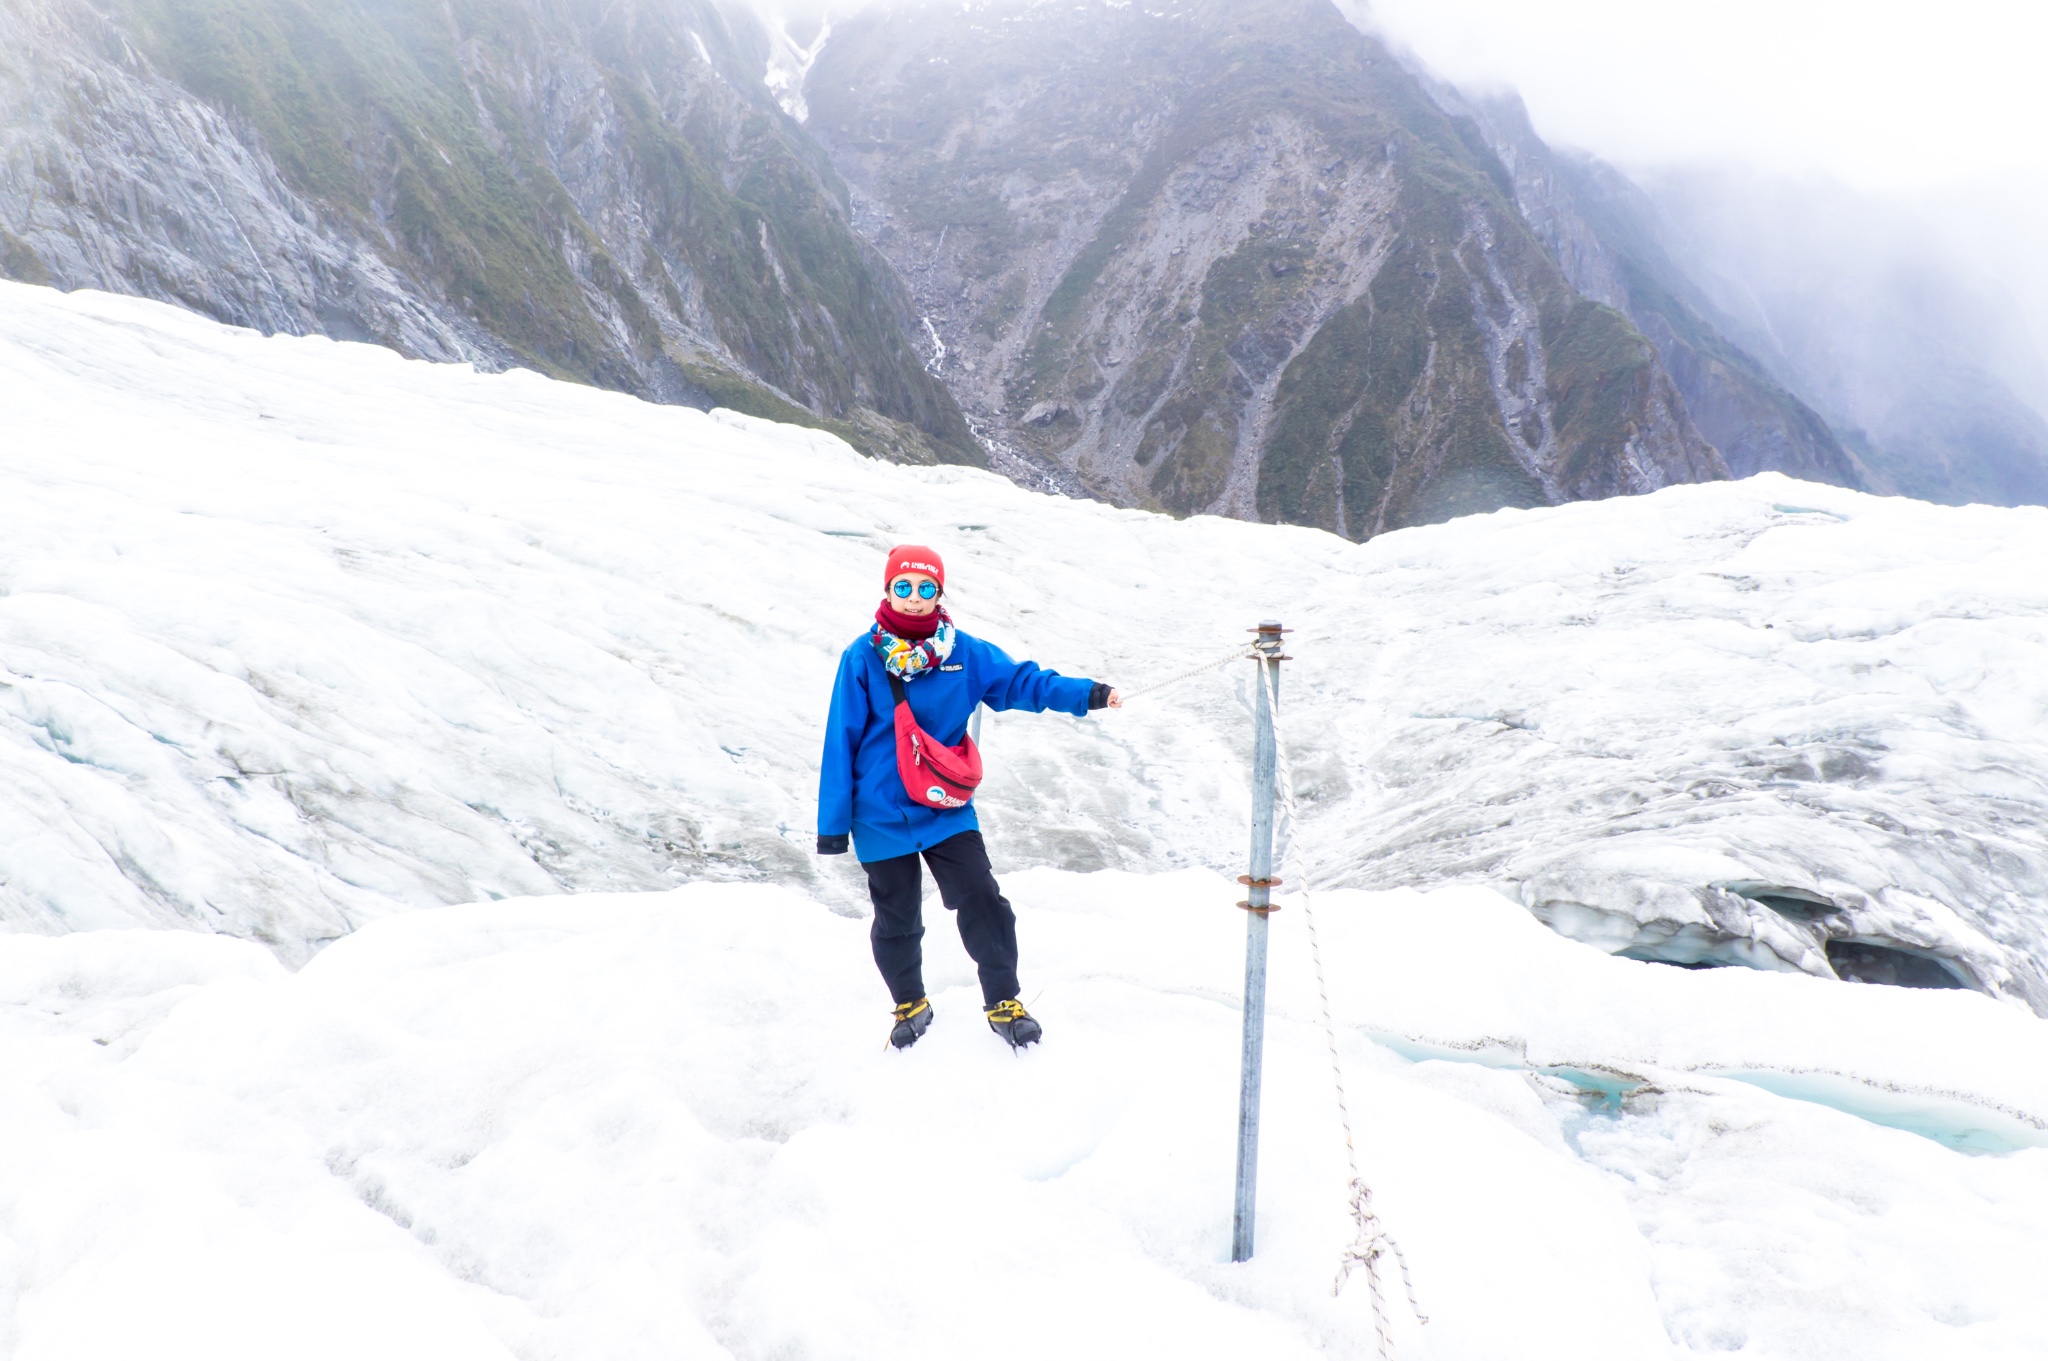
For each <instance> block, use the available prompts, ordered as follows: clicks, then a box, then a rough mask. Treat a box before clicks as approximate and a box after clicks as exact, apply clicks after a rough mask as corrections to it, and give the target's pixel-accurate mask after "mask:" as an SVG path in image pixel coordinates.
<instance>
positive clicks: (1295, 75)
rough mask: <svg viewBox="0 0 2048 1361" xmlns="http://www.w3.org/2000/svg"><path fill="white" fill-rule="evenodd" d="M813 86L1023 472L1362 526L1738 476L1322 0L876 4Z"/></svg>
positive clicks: (868, 223)
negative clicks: (1168, 8)
mask: <svg viewBox="0 0 2048 1361" xmlns="http://www.w3.org/2000/svg"><path fill="white" fill-rule="evenodd" d="M804 93H805V97H806V99H807V101H808V106H809V111H810V120H809V123H808V125H807V126H808V128H809V130H810V131H811V132H812V133H813V135H815V136H816V137H818V138H819V139H820V140H821V141H822V142H823V144H824V145H825V146H826V147H827V149H828V150H829V151H830V152H831V154H832V156H833V158H834V161H835V163H836V164H837V166H838V167H839V169H840V171H841V173H842V174H843V175H844V176H845V177H846V179H847V180H848V182H849V183H850V184H851V185H852V186H853V188H854V193H855V202H856V212H855V219H854V220H855V223H856V225H857V226H858V227H859V228H860V229H861V230H862V231H863V232H864V233H865V234H866V235H867V236H868V238H869V239H870V240H871V241H872V242H874V244H875V245H876V246H877V247H878V248H879V249H881V250H882V251H883V253H884V254H886V255H887V256H888V257H889V259H890V260H891V262H892V263H894V265H895V266H896V269H897V271H898V273H899V274H900V275H902V276H903V278H904V279H905V280H906V282H907V283H908V284H909V286H910V288H911V290H912V293H913V295H914V297H915V298H916V301H917V305H918V309H919V311H920V312H921V313H922V314H923V315H924V316H925V318H926V320H927V322H928V323H929V325H930V326H931V328H932V334H933V341H934V344H933V347H932V353H933V359H934V363H935V366H936V367H939V369H940V372H941V374H942V376H943V377H945V378H946V380H947V381H948V383H949V384H950V386H951V387H952V390H953V392H954V393H955V395H956V396H957V397H958V398H959V400H960V402H961V405H962V406H963V407H964V408H965V409H966V411H967V413H968V415H969V417H970V419H971V420H972V421H973V422H974V423H975V424H976V427H977V430H978V432H979V433H980V434H982V436H983V437H984V439H986V440H987V441H988V442H989V443H990V444H991V445H992V446H993V447H994V448H995V449H996V451H997V453H998V457H999V460H1002V461H1006V462H1007V463H1008V464H1010V465H1011V466H1012V468H1013V469H1014V470H1017V471H1019V472H1027V471H1028V472H1031V473H1035V474H1036V475H1040V476H1043V477H1045V478H1046V479H1047V480H1049V481H1050V482H1052V483H1053V484H1055V485H1064V486H1068V487H1071V488H1075V489H1079V490H1085V491H1087V492H1090V493H1092V494H1095V495H1098V496H1102V497H1104V498H1106V499H1109V500H1112V501H1116V502H1119V503H1122V504H1136V505H1143V506H1151V507H1156V508H1160V509H1165V510H1170V511H1174V512H1177V513H1182V514H1192V513H1203V512H1207V513H1219V514H1226V515H1235V516H1242V517H1248V518H1259V519H1266V520H1285V521H1292V522H1296V523H1305V524H1314V525H1321V526H1324V527H1326V528H1329V529H1333V530H1335V531H1337V532H1339V533H1342V534H1345V535H1348V536H1350V537H1352V538H1359V539H1362V538H1366V537H1369V536H1371V535H1373V534H1376V533H1379V532H1381V531H1383V530H1387V529H1392V528H1398V527H1400V526H1402V525H1410V524H1418V523H1427V522H1430V521H1435V520H1442V519H1446V518H1449V517H1451V516H1454V515H1458V514H1464V513H1469V512H1473V511H1485V510H1492V509H1496V508H1499V507H1502V506H1533V505H1542V504H1550V503H1556V502H1560V501H1565V500H1575V499H1583V498H1588V497H1601V496H1611V495H1616V494H1621V493H1627V492H1640V491H1647V490H1651V489H1654V488H1656V487H1660V486H1665V485H1668V484H1671V483H1675V482H1692V481H1699V480H1703V479H1710V478H1718V477H1725V476H1727V468H1726V465H1725V464H1724V463H1723V461H1722V459H1721V457H1720V455H1719V454H1718V453H1717V452H1716V451H1715V449H1714V448H1713V446H1712V445H1711V444H1710V443H1709V442H1708V441H1707V440H1706V439H1705V438H1703V437H1702V436H1701V434H1700V433H1699V431H1698V430H1697V429H1696V428H1695V426H1694V423H1693V421H1692V419H1691V418H1690V416H1689V415H1688V413H1687V410H1686V405H1685V401H1684V398H1683V396H1682V395H1681V393H1680V390H1679V388H1678V387H1677V385H1676V384H1675V383H1674V382H1673V380H1672V377H1671V375H1670V374H1669V373H1668V372H1667V370H1666V367H1665V366H1664V364H1663V363H1662V362H1660V360H1659V357H1658V354H1657V351H1656V349H1655V348H1654V346H1653V345H1652V344H1651V342H1650V341H1649V340H1648V339H1647V338H1646V337H1645V336H1644V335H1643V334H1642V332H1641V331H1640V330H1639V329H1638V328H1637V327H1636V326H1635V325H1634V324H1632V323H1631V321H1630V320H1629V318H1628V317H1627V316H1626V315H1624V314H1623V313H1622V312H1620V311H1619V310H1617V309H1615V308H1613V307H1611V306H1608V305H1606V304H1604V303H1603V302H1601V301H1599V300H1597V299H1595V298H1590V297H1587V296H1585V294H1584V293H1583V292H1582V291H1580V290H1575V289H1574V288H1573V286H1572V284H1571V282H1570V281H1569V279H1568V278H1567V277H1566V274H1565V273H1564V272H1563V271H1562V270H1561V269H1560V268H1559V266H1558V264H1557V262H1556V260H1555V259H1553V258H1552V256H1551V254H1550V252H1549V251H1548V250H1547V249H1546V247H1545V245H1544V243H1543V242H1542V241H1541V240H1540V239H1539V238H1538V237H1537V235H1536V234H1535V233H1533V232H1532V231H1531V230H1530V228H1529V226H1528V225H1527V224H1526V223H1525V222H1524V221H1523V219H1522V216H1521V213H1520V211H1519V208H1518V206H1517V204H1516V201H1515V198H1514V193H1513V184H1512V181H1511V180H1510V179H1509V178H1508V176H1507V174H1506V172H1505V171H1504V170H1503V168H1502V167H1501V165H1500V163H1499V161H1498V160H1497V159H1496V157H1495V156H1494V154H1493V152H1492V151H1491V149H1490V148H1489V147H1488V146H1487V145H1486V143H1485V141H1484V139H1483V137H1482V136H1481V134H1480V132H1479V130H1478V129H1477V126H1476V125H1475V124H1474V123H1473V122H1472V121H1471V120H1469V119H1460V118H1455V117H1453V116H1451V115H1449V114H1447V113H1446V112H1445V111H1444V110H1442V109H1441V108H1439V107H1438V106H1437V105H1436V104H1435V103H1434V102H1432V100H1431V99H1430V98H1429V96H1428V94H1427V93H1426V92H1425V91H1424V90H1423V88H1422V86H1421V85H1420V84H1419V83H1418V81H1417V80H1416V79H1415V78H1414V77H1413V76H1412V75H1411V74H1410V73H1409V72H1407V71H1406V70H1404V69H1403V68H1402V67H1401V66H1400V65H1399V64H1398V63H1397V62H1395V61H1394V60H1393V59H1392V58H1391V57H1390V56H1389V55H1388V53H1387V52H1386V51H1385V49H1384V48H1382V47H1381V46H1380V45H1379V44H1378V43H1377V42H1376V41H1374V40H1373V39H1371V38H1368V37H1366V36H1365V35H1363V34H1361V33H1359V32H1358V31H1357V30H1356V29H1355V28H1353V27H1352V26H1351V25H1349V24H1348V23H1346V22H1345V21H1344V19H1343V18H1342V16H1341V15H1339V14H1338V12H1337V11H1336V9H1335V8H1334V7H1333V6H1331V5H1330V4H1329V3H1328V2H1327V0H1229V2H1228V3H1226V2H1225V0H1200V2H1198V3H1191V4H1183V5H1180V6H1177V7H1175V9H1174V10H1173V11H1172V12H1171V13H1167V12H1154V11H1151V10H1148V9H1146V8H1144V7H1139V6H1091V7H1086V8H1081V9H1076V8H1075V7H1072V6H1050V5H1039V4H1033V3H1029V0H1008V2H1007V3H996V4H990V5H977V6H973V7H968V8H960V7H929V8H901V7H891V8H889V9H887V10H881V9H877V10H871V11H869V12H867V13H864V14H862V15H861V16H859V17H858V18H856V19H854V20H851V21H847V22H843V23H841V24H839V25H838V26H837V27H836V28H835V29H834V31H833V33H832V35H831V39H830V41H829V43H828V44H827V45H826V46H825V47H824V49H823V51H822V53H821V54H819V55H818V56H817V57H816V59H815V63H814V65H813V66H812V68H811V70H810V75H809V80H808V83H807V85H806V87H805V92H804Z"/></svg>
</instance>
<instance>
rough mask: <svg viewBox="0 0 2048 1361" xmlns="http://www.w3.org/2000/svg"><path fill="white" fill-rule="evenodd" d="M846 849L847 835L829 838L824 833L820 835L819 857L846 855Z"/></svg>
mask: <svg viewBox="0 0 2048 1361" xmlns="http://www.w3.org/2000/svg"><path fill="white" fill-rule="evenodd" d="M846 849H847V836H846V833H844V832H840V833H837V834H836V835H833V836H827V835H825V834H824V833H823V832H820V833H818V854H819V855H845V854H846Z"/></svg>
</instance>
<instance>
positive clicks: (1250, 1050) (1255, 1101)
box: [1230, 619, 1286, 1262]
mask: <svg viewBox="0 0 2048 1361" xmlns="http://www.w3.org/2000/svg"><path fill="white" fill-rule="evenodd" d="M1256 632H1257V633H1258V635H1259V636H1258V640H1257V641H1256V642H1254V643H1253V644H1252V646H1253V647H1255V648H1256V649H1258V651H1259V652H1260V653H1261V654H1262V656H1261V657H1260V659H1259V660H1258V661H1257V662H1256V663H1254V665H1257V666H1262V667H1265V668H1266V674H1265V675H1263V676H1261V677H1260V678H1259V679H1260V681H1261V682H1262V683H1261V684H1259V685H1258V686H1257V687H1256V688H1257V691H1258V694H1257V695H1256V696H1255V697H1254V699H1253V712H1254V713H1255V715H1256V725H1257V726H1256V728H1255V735H1254V738H1253V743H1252V855H1251V862H1252V863H1251V873H1249V874H1247V875H1245V876H1244V878H1243V879H1241V880H1239V882H1240V883H1242V884H1244V885H1246V886H1247V887H1248V888H1249V889H1250V890H1251V891H1250V892H1249V893H1247V894H1246V895H1245V901H1244V902H1242V903H1239V904H1238V906H1239V907H1242V908H1244V909H1245V945H1244V1067H1243V1070H1242V1075H1241V1077H1240V1079H1239V1085H1238V1096H1237V1207H1236V1213H1235V1216H1234V1218H1233V1219H1232V1221H1231V1228H1230V1260H1231V1261H1233V1262H1245V1261H1249V1260H1251V1255H1252V1221H1253V1218H1254V1215H1255V1213H1256V1210H1257V1207H1258V1192H1259V1083H1260V1079H1261V1078H1262V1077H1263V1076H1264V1068H1265V1057H1266V914H1267V913H1268V912H1270V911H1271V910H1272V909H1271V907H1270V906H1269V904H1270V903H1271V901H1272V890H1273V885H1274V883H1275V882H1276V881H1275V880H1274V878H1273V775H1274V767H1275V766H1276V765H1277V764H1278V762H1277V761H1276V760H1275V757H1274V750H1273V711H1272V709H1271V707H1270V706H1269V704H1268V701H1267V698H1266V691H1267V684H1266V683H1268V682H1269V683H1270V685H1271V688H1272V693H1273V699H1274V700H1276V701H1277V700H1278V699H1279V697H1280V663H1281V662H1282V661H1284V660H1286V659H1285V658H1283V657H1282V656H1281V655H1280V639H1281V635H1282V634H1283V633H1285V632H1286V630H1285V629H1283V628H1281V627H1280V624H1279V622H1278V621H1277V620H1273V619H1268V620H1266V621H1265V622H1264V623H1262V624H1260V625H1259V627H1258V629H1257V630H1256Z"/></svg>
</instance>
